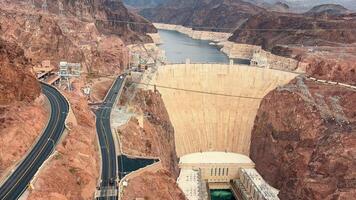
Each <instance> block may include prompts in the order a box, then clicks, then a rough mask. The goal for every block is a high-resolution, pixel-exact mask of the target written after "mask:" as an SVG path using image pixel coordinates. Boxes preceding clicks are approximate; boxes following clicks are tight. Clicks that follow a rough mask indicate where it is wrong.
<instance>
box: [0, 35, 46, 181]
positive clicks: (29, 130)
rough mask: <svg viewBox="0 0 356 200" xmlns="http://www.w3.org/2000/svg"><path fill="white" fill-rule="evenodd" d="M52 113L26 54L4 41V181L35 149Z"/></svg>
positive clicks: (0, 61) (0, 49)
mask: <svg viewBox="0 0 356 200" xmlns="http://www.w3.org/2000/svg"><path fill="white" fill-rule="evenodd" d="M48 111H49V110H48V106H47V104H46V100H45V98H44V96H42V95H41V88H40V85H39V83H38V81H37V79H36V78H35V76H34V74H33V73H32V64H31V62H30V61H29V59H27V58H26V56H25V55H24V51H23V50H22V49H21V48H20V47H19V46H18V45H16V44H15V43H12V42H8V41H4V40H3V39H0V179H2V178H3V177H5V176H6V175H8V173H9V172H10V170H11V169H12V167H13V166H14V165H15V164H16V163H17V162H18V161H19V160H21V158H22V156H23V155H25V154H26V152H27V151H28V150H29V149H30V148H31V146H32V144H33V142H34V141H35V140H36V138H37V137H38V135H39V134H40V133H41V131H42V130H43V128H44V126H45V124H46V121H47V120H48V113H49V112H48Z"/></svg>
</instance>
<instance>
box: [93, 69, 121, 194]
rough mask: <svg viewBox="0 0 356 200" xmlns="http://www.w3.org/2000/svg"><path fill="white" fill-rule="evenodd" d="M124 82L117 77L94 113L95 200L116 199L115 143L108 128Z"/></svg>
mask: <svg viewBox="0 0 356 200" xmlns="http://www.w3.org/2000/svg"><path fill="white" fill-rule="evenodd" d="M124 80H125V75H121V76H119V77H118V78H117V79H116V80H115V82H114V84H113V85H112V87H111V89H110V91H109V92H108V94H107V96H106V98H105V99H104V102H103V104H102V105H101V106H100V107H99V109H98V110H97V111H96V113H95V115H96V131H97V134H98V137H99V143H100V152H101V162H102V171H101V183H100V189H99V190H100V194H99V195H98V197H97V199H98V200H102V199H115V200H116V199H117V189H118V188H117V182H116V181H117V156H116V149H115V142H114V138H113V135H112V131H111V126H110V114H111V108H112V107H113V105H114V103H115V102H116V99H117V97H118V94H119V93H120V90H121V88H122V85H123V83H124Z"/></svg>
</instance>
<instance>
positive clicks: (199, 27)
mask: <svg viewBox="0 0 356 200" xmlns="http://www.w3.org/2000/svg"><path fill="white" fill-rule="evenodd" d="M44 7H45V8H47V3H46V1H44ZM16 12H17V13H24V14H28V13H27V12H21V11H16ZM78 20H79V21H82V22H86V23H87V21H84V20H81V19H79V18H78ZM94 20H95V21H102V22H115V23H123V24H135V25H152V23H151V22H148V21H147V22H136V21H128V20H115V19H95V18H94ZM153 23H154V22H153ZM172 25H180V24H172ZM181 26H183V25H181ZM183 27H185V28H192V29H196V30H199V29H203V30H230V31H237V30H242V31H243V30H246V31H275V32H279V31H280V32H284V31H285V32H295V31H322V30H325V31H336V30H338V31H350V30H355V31H356V28H320V27H318V28H303V29H301V28H300V29H299V28H285V29H283V28H239V27H216V26H183Z"/></svg>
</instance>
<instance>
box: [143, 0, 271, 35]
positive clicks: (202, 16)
mask: <svg viewBox="0 0 356 200" xmlns="http://www.w3.org/2000/svg"><path fill="white" fill-rule="evenodd" d="M264 11H265V9H264V8H261V7H258V6H256V5H254V4H251V3H248V2H245V1H242V0H170V1H168V2H166V3H164V4H162V5H159V6H158V7H155V8H148V9H143V10H141V12H140V14H141V15H142V16H144V17H145V18H147V19H149V20H151V21H153V22H162V23H168V24H180V25H184V26H187V27H194V28H197V29H199V28H198V27H200V28H204V29H205V28H207V29H208V28H209V27H215V28H216V29H215V31H232V30H231V28H236V27H238V26H240V25H241V24H243V23H244V22H245V21H246V20H248V19H249V18H250V17H251V16H253V15H256V14H257V13H260V12H264Z"/></svg>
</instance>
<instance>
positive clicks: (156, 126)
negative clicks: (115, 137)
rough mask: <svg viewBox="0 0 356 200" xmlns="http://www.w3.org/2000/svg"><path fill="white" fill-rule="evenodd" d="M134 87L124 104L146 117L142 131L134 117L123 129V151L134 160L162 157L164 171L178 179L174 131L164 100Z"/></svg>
mask: <svg viewBox="0 0 356 200" xmlns="http://www.w3.org/2000/svg"><path fill="white" fill-rule="evenodd" d="M132 86H133V85H131V87H127V88H125V92H124V97H123V98H122V99H121V104H123V105H124V104H126V105H130V106H132V107H133V108H134V109H135V112H136V113H141V114H143V115H144V118H143V125H142V127H141V126H140V124H139V122H138V119H137V118H135V117H133V118H131V120H130V121H129V122H128V123H127V124H126V125H124V126H122V127H120V128H119V136H120V138H121V141H122V143H123V147H122V148H123V151H124V152H126V153H128V154H129V155H134V156H148V157H159V158H160V160H161V161H162V166H163V168H164V169H165V170H167V171H169V172H170V173H171V174H172V175H173V177H174V178H177V177H178V171H179V170H178V158H177V154H176V148H175V142H174V128H173V126H172V124H171V122H170V120H169V116H168V113H167V110H166V108H165V106H164V103H163V100H162V98H161V97H160V94H159V93H155V92H152V91H144V90H141V89H136V88H134V87H132ZM132 95H134V97H132ZM128 138H130V139H128Z"/></svg>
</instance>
